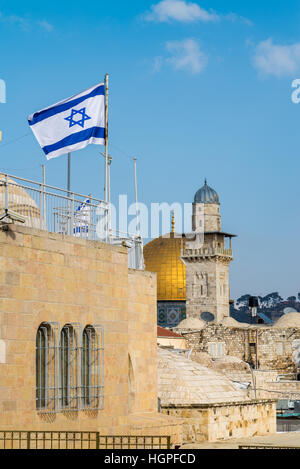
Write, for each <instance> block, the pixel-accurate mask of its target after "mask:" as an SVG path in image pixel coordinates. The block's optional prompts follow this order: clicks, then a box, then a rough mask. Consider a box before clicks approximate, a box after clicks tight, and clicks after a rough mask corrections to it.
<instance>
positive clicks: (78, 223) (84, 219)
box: [73, 199, 91, 238]
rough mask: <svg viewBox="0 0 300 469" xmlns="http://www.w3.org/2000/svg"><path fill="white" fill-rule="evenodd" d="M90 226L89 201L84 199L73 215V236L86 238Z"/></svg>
mask: <svg viewBox="0 0 300 469" xmlns="http://www.w3.org/2000/svg"><path fill="white" fill-rule="evenodd" d="M90 224H91V201H90V199H86V200H85V201H84V202H82V204H80V205H79V207H78V208H77V210H76V212H75V215H74V228H73V232H74V235H75V236H76V237H78V238H84V237H86V238H88V235H89V227H90Z"/></svg>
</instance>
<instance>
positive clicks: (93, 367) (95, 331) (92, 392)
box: [81, 326, 104, 410]
mask: <svg viewBox="0 0 300 469" xmlns="http://www.w3.org/2000/svg"><path fill="white" fill-rule="evenodd" d="M81 373H82V375H81V376H82V378H81V379H82V408H83V409H92V410H96V409H102V408H103V398H104V397H103V391H104V385H103V329H102V327H101V326H87V327H86V328H85V329H84V331H83V336H82V371H81Z"/></svg>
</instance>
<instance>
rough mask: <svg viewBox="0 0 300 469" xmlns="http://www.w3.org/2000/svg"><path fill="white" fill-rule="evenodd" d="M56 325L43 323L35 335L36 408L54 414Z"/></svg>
mask: <svg viewBox="0 0 300 469" xmlns="http://www.w3.org/2000/svg"><path fill="white" fill-rule="evenodd" d="M56 331H57V324H56V323H51V324H50V323H43V324H41V325H40V327H39V328H38V331H37V334H36V408H37V410H39V411H47V412H55V410H56V407H57V376H56V375H57V360H56V349H57V347H56Z"/></svg>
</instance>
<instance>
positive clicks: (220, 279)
mask: <svg viewBox="0 0 300 469" xmlns="http://www.w3.org/2000/svg"><path fill="white" fill-rule="evenodd" d="M201 293H202V294H201ZM204 312H209V313H212V314H214V315H215V318H216V322H217V323H219V322H221V321H222V319H223V318H224V317H228V316H229V263H227V264H226V263H223V262H221V261H216V260H215V259H213V260H210V259H203V260H202V261H201V262H188V263H186V314H187V317H193V318H200V317H201V314H202V313H204Z"/></svg>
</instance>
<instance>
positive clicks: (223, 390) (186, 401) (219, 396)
mask: <svg viewBox="0 0 300 469" xmlns="http://www.w3.org/2000/svg"><path fill="white" fill-rule="evenodd" d="M158 394H159V397H160V399H161V403H162V405H199V404H217V403H223V402H241V401H248V400H249V398H248V396H247V392H246V391H244V390H240V389H237V388H236V387H235V386H234V384H233V382H232V381H230V380H229V379H228V378H227V377H226V376H225V375H224V374H223V373H219V372H217V371H214V370H211V369H209V368H206V367H204V366H202V365H199V364H198V363H196V362H194V361H192V360H188V359H187V358H186V357H184V356H182V355H180V354H178V353H175V352H171V351H169V350H163V349H159V352H158Z"/></svg>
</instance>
